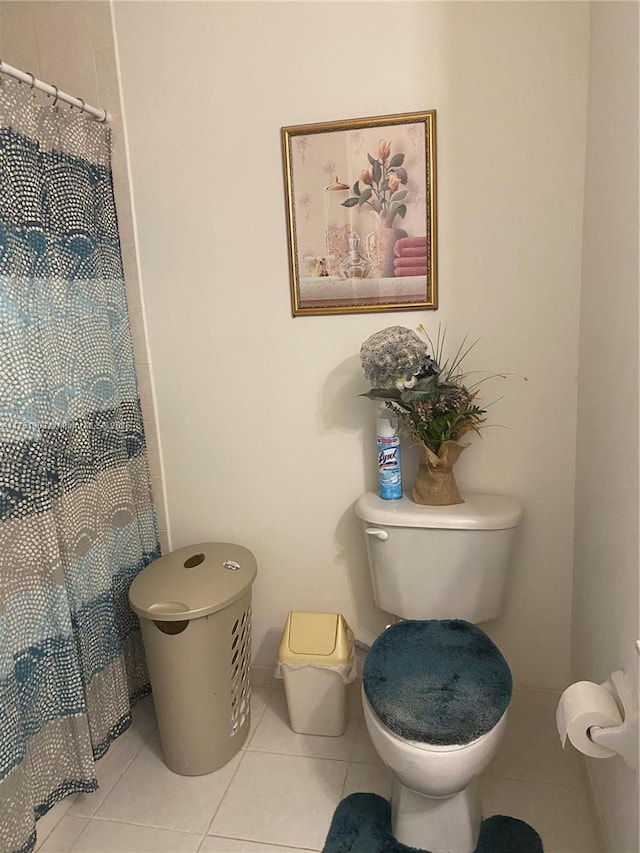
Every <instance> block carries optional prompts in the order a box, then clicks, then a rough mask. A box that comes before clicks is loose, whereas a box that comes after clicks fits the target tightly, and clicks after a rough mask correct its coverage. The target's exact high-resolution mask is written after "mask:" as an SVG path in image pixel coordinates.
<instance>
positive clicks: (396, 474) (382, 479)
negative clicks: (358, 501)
mask: <svg viewBox="0 0 640 853" xmlns="http://www.w3.org/2000/svg"><path fill="white" fill-rule="evenodd" d="M376 439H377V443H378V480H379V483H380V497H381V498H383V499H384V500H386V501H396V500H399V499H400V498H401V497H402V468H401V467H400V439H399V437H398V419H397V418H396V417H393V415H392V414H391V412H389V411H388V410H385V411H384V412H381V413H380V414H379V415H378V418H377V420H376Z"/></svg>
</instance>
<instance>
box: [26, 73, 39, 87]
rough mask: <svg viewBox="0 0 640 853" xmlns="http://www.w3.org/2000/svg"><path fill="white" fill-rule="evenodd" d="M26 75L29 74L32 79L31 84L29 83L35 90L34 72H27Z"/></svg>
mask: <svg viewBox="0 0 640 853" xmlns="http://www.w3.org/2000/svg"><path fill="white" fill-rule="evenodd" d="M25 74H28V75H29V77H31V83H29V88H30V89H33V87H34V86H35V85H36V75H35V74H34V73H33V71H25Z"/></svg>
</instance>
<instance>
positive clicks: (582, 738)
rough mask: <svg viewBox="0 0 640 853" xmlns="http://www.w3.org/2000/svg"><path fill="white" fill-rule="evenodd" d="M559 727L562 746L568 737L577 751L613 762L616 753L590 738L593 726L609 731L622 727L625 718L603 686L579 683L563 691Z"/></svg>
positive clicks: (587, 682) (559, 711) (558, 711)
mask: <svg viewBox="0 0 640 853" xmlns="http://www.w3.org/2000/svg"><path fill="white" fill-rule="evenodd" d="M556 723H557V726H558V733H559V735H560V740H561V741H562V746H564V745H565V742H566V739H567V736H568V737H569V740H570V741H571V743H572V744H573V745H574V746H575V748H576V749H577V750H578V751H579V752H582V753H584V755H589V756H591V757H592V758H611V757H612V756H614V755H615V754H616V753H615V752H614V751H613V750H612V749H607V747H606V746H600V745H599V744H597V743H594V742H593V741H592V740H591V738H590V737H589V729H590V728H591V727H592V726H600V727H601V728H609V727H611V726H619V725H621V724H622V716H621V714H620V711H619V710H618V706H617V705H616V701H615V699H614V698H613V696H612V695H611V694H610V693H609V691H608V690H606V689H605V688H604V687H603V686H602V685H601V684H594V683H593V682H592V681H576V683H575V684H572V685H570V686H569V687H567V689H566V690H565V691H564V693H563V694H562V696H561V697H560V701H559V702H558V708H557V710H556Z"/></svg>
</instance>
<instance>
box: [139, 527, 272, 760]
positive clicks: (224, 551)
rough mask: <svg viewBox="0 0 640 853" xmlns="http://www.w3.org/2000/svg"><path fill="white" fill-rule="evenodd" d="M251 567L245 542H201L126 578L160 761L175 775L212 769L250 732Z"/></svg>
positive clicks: (253, 569) (253, 565)
mask: <svg viewBox="0 0 640 853" xmlns="http://www.w3.org/2000/svg"><path fill="white" fill-rule="evenodd" d="M256 571H257V569H256V560H255V557H254V556H253V554H252V553H251V551H248V550H247V549H246V548H243V547H242V546H240V545H234V544H232V543H228V542H205V543H202V544H200V545H192V546H189V547H187V548H180V549H179V550H177V551H173V552H172V553H170V554H167V555H166V556H165V557H160V559H158V560H154V562H153V563H151V564H150V565H149V566H147V567H146V568H145V569H143V571H142V572H140V574H139V575H138V576H137V577H136V578H135V580H134V581H133V583H132V584H131V588H130V590H129V601H130V602H131V607H132V608H133V610H134V611H135V612H136V613H137V614H138V616H139V617H140V625H141V628H142V640H143V643H144V649H145V653H146V657H147V664H148V667H149V675H150V679H151V689H152V691H153V703H154V705H155V709H156V716H157V718H158V728H159V730H160V740H161V742H162V751H163V754H164V760H165V763H166V765H167V767H169V769H171V770H173V771H174V772H175V773H181V774H182V775H184V776H199V775H201V774H203V773H211V772H212V771H214V770H217V769H218V768H219V767H222V765H223V764H226V763H227V761H229V760H230V759H231V758H232V757H233V756H234V755H235V753H236V752H237V751H238V750H239V749H240V747H241V746H242V743H243V741H244V740H245V738H246V736H247V734H248V732H249V700H250V695H251V683H250V668H251V585H252V584H253V581H254V579H255V577H256Z"/></svg>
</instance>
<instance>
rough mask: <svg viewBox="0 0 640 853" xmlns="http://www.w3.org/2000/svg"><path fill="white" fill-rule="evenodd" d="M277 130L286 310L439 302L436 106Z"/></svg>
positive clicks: (398, 307) (396, 307) (397, 307)
mask: <svg viewBox="0 0 640 853" xmlns="http://www.w3.org/2000/svg"><path fill="white" fill-rule="evenodd" d="M281 136H282V155H283V165H284V181H285V195H286V213H287V220H288V236H289V267H290V276H291V304H292V313H293V316H294V317H295V316H300V315H309V314H347V313H352V312H353V313H355V312H358V313H362V312H367V311H406V310H411V309H420V310H422V309H425V308H437V307H438V302H437V263H436V261H437V244H436V113H435V110H429V111H427V112H419V113H404V114H400V115H387V116H376V117H372V118H361V119H353V120H346V121H332V122H320V123H317V124H306V125H297V126H292V127H283V128H282V129H281Z"/></svg>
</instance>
